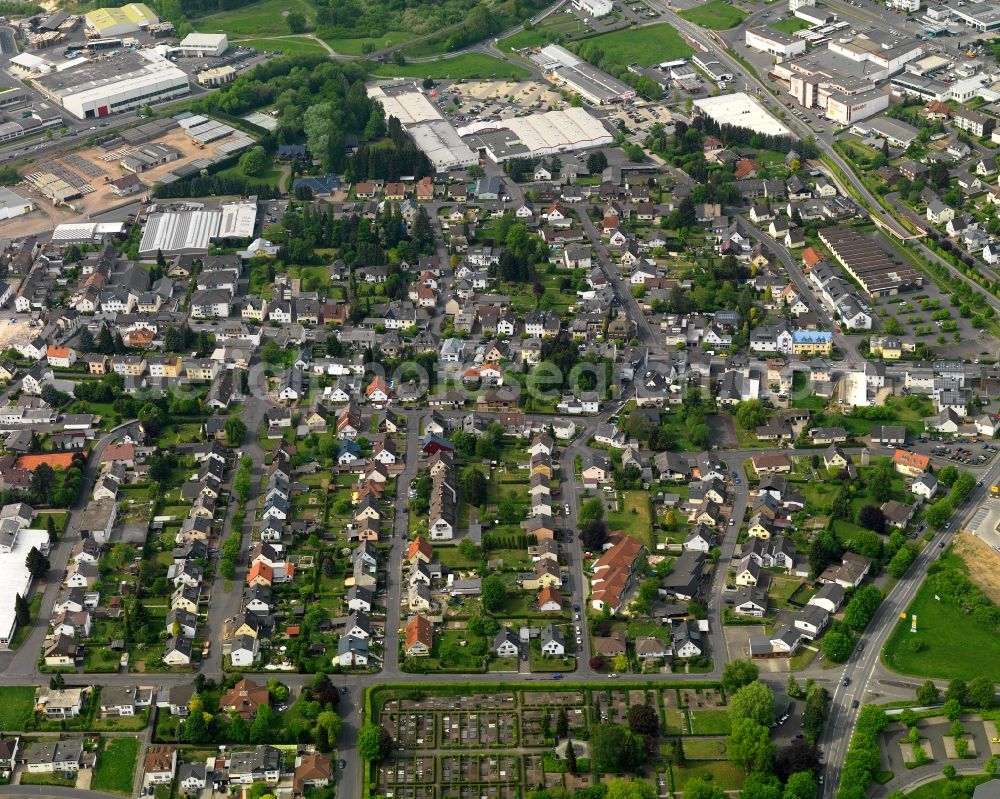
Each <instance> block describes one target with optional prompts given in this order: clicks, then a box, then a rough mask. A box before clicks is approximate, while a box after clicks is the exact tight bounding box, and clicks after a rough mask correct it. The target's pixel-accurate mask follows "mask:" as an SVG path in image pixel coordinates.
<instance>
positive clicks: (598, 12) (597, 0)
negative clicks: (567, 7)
mask: <svg viewBox="0 0 1000 799" xmlns="http://www.w3.org/2000/svg"><path fill="white" fill-rule="evenodd" d="M573 6H574V7H575V8H576V9H577V10H579V11H582V12H583V13H584V14H587V15H588V16H591V17H595V18H596V17H606V16H607V15H608V14H610V13H611V9H612V5H611V0H573Z"/></svg>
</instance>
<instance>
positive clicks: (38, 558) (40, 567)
mask: <svg viewBox="0 0 1000 799" xmlns="http://www.w3.org/2000/svg"><path fill="white" fill-rule="evenodd" d="M24 565H25V566H26V567H27V569H28V571H29V572H30V573H31V576H32V578H34V579H36V580H37V579H38V578H39V577H44V576H45V573H46V572H47V571H48V570H49V559H48V558H47V557H45V556H44V555H43V554H42V553H41V552H40V551H39V549H38V547H32V548H31V549H30V550H29V551H28V556H27V557H26V558H25V559H24Z"/></svg>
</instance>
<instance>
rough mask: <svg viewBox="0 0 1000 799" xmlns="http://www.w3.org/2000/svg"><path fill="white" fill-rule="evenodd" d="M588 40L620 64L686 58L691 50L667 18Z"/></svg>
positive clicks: (648, 62)
mask: <svg viewBox="0 0 1000 799" xmlns="http://www.w3.org/2000/svg"><path fill="white" fill-rule="evenodd" d="M727 27H728V26H727ZM587 41H588V42H590V43H592V44H596V45H597V46H598V47H600V48H601V50H602V51H603V52H605V53H609V54H613V55H612V57H613V59H614V60H615V61H616V62H617V63H619V64H621V65H622V66H623V67H624V66H627V65H629V64H639V66H643V67H648V66H649V65H650V64H658V63H659V62H660V61H673V60H674V59H675V58H685V57H687V56H689V55H691V54H692V53H693V52H694V50H692V49H691V47H690V45H688V43H687V42H685V41H684V40H683V39H682V38H681V37H680V35H679V34H678V33H677V31H676V30H674V27H673V25H669V24H667V23H666V22H663V23H660V24H659V25H646V26H644V27H641V28H628V29H626V30H620V31H614V32H612V33H602V34H601V35H600V36H592V37H590V38H588V39H587Z"/></svg>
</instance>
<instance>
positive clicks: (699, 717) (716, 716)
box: [688, 710, 730, 735]
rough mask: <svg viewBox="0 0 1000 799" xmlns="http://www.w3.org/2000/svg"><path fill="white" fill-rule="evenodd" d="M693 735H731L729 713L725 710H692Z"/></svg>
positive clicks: (689, 715)
mask: <svg viewBox="0 0 1000 799" xmlns="http://www.w3.org/2000/svg"><path fill="white" fill-rule="evenodd" d="M688 718H690V719H691V734H692V735H729V729H730V727H729V713H728V712H727V711H725V710H691V711H688Z"/></svg>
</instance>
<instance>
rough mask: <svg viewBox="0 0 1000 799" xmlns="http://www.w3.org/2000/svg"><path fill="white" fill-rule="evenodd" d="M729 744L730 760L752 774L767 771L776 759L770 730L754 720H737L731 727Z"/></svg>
mask: <svg viewBox="0 0 1000 799" xmlns="http://www.w3.org/2000/svg"><path fill="white" fill-rule="evenodd" d="M731 730H732V731H731V732H730V734H729V739H728V743H727V747H726V748H727V752H728V755H729V759H730V760H732V761H733V762H734V763H738V764H739V765H741V766H743V768H744V770H745V771H747V772H750V771H751V770H753V769H760V770H766V769H768V768H770V765H771V761H772V760H773V759H774V744H773V743H772V742H771V733H770V730H769V729H768V728H767V727H765V726H763V725H761V724H759V723H758V722H756V721H755V720H754V719H753V718H746V717H744V718H736V719H734V720H733V722H732V725H731Z"/></svg>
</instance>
